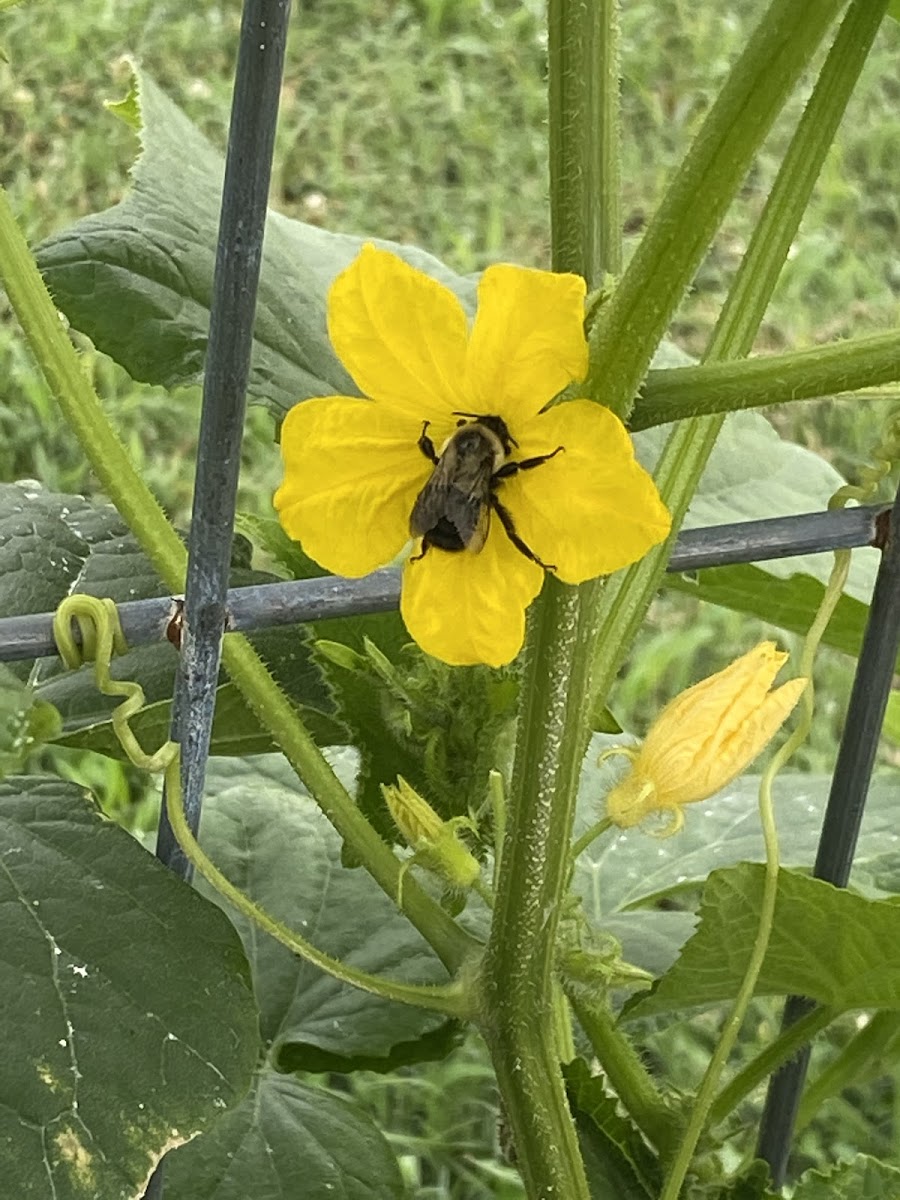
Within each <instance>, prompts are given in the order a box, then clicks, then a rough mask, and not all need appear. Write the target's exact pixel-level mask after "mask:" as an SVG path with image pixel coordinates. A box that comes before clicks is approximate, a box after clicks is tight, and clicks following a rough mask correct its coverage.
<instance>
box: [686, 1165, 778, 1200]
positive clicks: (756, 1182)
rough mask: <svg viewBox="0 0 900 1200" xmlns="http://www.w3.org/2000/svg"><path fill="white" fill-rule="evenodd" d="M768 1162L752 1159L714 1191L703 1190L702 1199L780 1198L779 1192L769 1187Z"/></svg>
mask: <svg viewBox="0 0 900 1200" xmlns="http://www.w3.org/2000/svg"><path fill="white" fill-rule="evenodd" d="M769 1183H770V1175H769V1164H768V1163H765V1162H762V1161H761V1160H760V1159H756V1160H754V1162H752V1163H751V1164H750V1166H749V1168H747V1170H746V1171H745V1173H744V1174H742V1175H740V1176H739V1177H738V1178H737V1179H732V1180H729V1182H728V1183H727V1184H725V1186H724V1187H723V1188H721V1189H717V1190H716V1191H715V1192H713V1191H711V1190H706V1189H704V1190H703V1193H702V1194H703V1196H704V1200H780V1193H777V1192H773V1191H771V1190H770V1188H769Z"/></svg>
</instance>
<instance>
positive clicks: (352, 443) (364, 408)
mask: <svg viewBox="0 0 900 1200" xmlns="http://www.w3.org/2000/svg"><path fill="white" fill-rule="evenodd" d="M420 432H421V426H420V425H419V423H418V422H417V421H416V420H415V419H414V418H406V419H404V418H402V417H398V416H397V414H396V413H394V412H391V411H390V410H386V409H384V408H382V407H381V406H380V405H377V404H373V403H372V401H371V400H357V399H353V398H351V397H349V396H326V397H322V398H320V399H316V400H305V401H304V402H303V403H302V404H296V405H295V406H294V407H293V408H292V409H291V411H290V412H289V413H288V415H287V417H286V418H285V421H284V424H283V425H282V427H281V453H282V456H283V458H284V465H285V476H284V483H282V485H281V487H280V488H279V489H278V491H277V492H276V493H275V508H276V509H277V510H278V515H279V518H280V520H281V524H282V526H283V527H284V529H285V531H286V532H287V533H288V534H289V536H290V537H292V538H294V539H295V540H296V541H298V542H300V543H302V545H303V549H304V550H305V552H306V553H307V554H308V555H309V556H310V558H312V559H314V560H315V561H316V562H317V563H319V564H320V565H321V566H323V567H325V568H326V570H329V571H333V572H335V574H337V575H350V576H356V575H367V574H368V573H369V572H370V571H374V570H375V568H376V567H383V566H384V565H385V563H388V562H390V561H391V559H392V558H395V557H396V556H397V555H398V554H399V553H400V551H401V550H402V549H403V547H404V546H405V545H406V543H407V542H408V541H409V536H410V535H409V515H410V513H411V512H412V507H413V504H414V503H415V500H416V497H417V496H418V494H419V492H420V491H421V490H422V488H423V487H424V485H425V481H426V480H427V479H428V477H429V475H430V474H431V472H432V470H433V468H432V465H431V463H430V462H429V461H428V459H427V458H425V456H424V455H423V454H421V453H420V452H419V449H418V447H417V445H416V440H417V438H418V436H419V433H420Z"/></svg>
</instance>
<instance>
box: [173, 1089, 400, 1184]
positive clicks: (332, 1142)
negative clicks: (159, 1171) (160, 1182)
mask: <svg viewBox="0 0 900 1200" xmlns="http://www.w3.org/2000/svg"><path fill="white" fill-rule="evenodd" d="M405 1195H406V1190H405V1188H404V1186H403V1182H402V1180H401V1177H400V1171H399V1168H398V1166H397V1160H396V1158H395V1157H394V1155H393V1153H392V1152H391V1149H390V1147H389V1146H388V1144H387V1142H386V1141H385V1139H384V1137H383V1136H382V1134H381V1133H380V1132H379V1131H378V1129H376V1127H375V1125H374V1124H373V1122H372V1120H371V1118H369V1117H368V1116H366V1114H365V1113H363V1111H362V1110H361V1109H359V1108H357V1107H356V1106H355V1105H354V1104H351V1103H350V1102H349V1101H347V1100H344V1099H342V1098H341V1097H338V1096H335V1095H334V1094H333V1093H331V1092H327V1091H325V1090H324V1089H323V1088H317V1087H309V1086H307V1085H306V1084H304V1083H301V1082H300V1081H299V1080H298V1079H296V1078H294V1077H293V1076H292V1075H279V1074H276V1072H274V1071H272V1070H263V1071H261V1072H260V1073H259V1075H258V1076H257V1078H256V1081H255V1084H254V1086H253V1089H252V1091H251V1092H250V1093H249V1095H248V1096H247V1097H246V1099H245V1100H244V1102H243V1104H241V1105H240V1106H239V1107H238V1108H236V1109H234V1110H233V1111H232V1112H230V1113H228V1114H226V1115H225V1116H224V1117H223V1118H222V1120H221V1121H219V1122H218V1123H217V1124H216V1126H215V1128H214V1129H213V1130H211V1131H210V1132H209V1133H207V1134H204V1135H203V1137H200V1138H197V1139H196V1140H195V1141H193V1142H191V1144H190V1145H189V1146H183V1147H182V1148H181V1149H180V1150H176V1151H175V1152H174V1153H173V1154H171V1155H169V1156H168V1157H167V1158H166V1200H288V1198H292V1197H295V1196H296V1197H298V1198H299V1197H301V1196H302V1197H303V1200H336V1198H338V1197H339V1198H340V1200H403V1197H404V1196H405Z"/></svg>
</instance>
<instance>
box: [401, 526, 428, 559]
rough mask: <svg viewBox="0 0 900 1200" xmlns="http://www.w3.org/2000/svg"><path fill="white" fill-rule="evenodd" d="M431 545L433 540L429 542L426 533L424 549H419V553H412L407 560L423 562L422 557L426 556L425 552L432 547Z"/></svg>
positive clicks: (423, 542)
mask: <svg viewBox="0 0 900 1200" xmlns="http://www.w3.org/2000/svg"><path fill="white" fill-rule="evenodd" d="M430 545H431V542H429V540H428V534H427V533H426V534H425V536H424V537H423V538H422V549H421V550H420V551H419V553H418V554H413V555H411V556H410V557H409V558H408V559H407V560H406V561H407V562H411V563H414V562H421V561H422V559H423V558H424V557H425V554H426V552H427V551H428V548H429V547H430Z"/></svg>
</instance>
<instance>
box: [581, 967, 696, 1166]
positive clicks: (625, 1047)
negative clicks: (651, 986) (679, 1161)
mask: <svg viewBox="0 0 900 1200" xmlns="http://www.w3.org/2000/svg"><path fill="white" fill-rule="evenodd" d="M569 998H570V1000H571V1002H572V1007H573V1008H574V1009H575V1015H576V1016H577V1017H578V1021H579V1024H580V1025H581V1028H582V1029H583V1030H584V1032H585V1033H586V1034H587V1037H588V1040H589V1041H590V1043H591V1047H592V1048H593V1050H594V1052H595V1054H596V1055H597V1058H598V1059H599V1060H600V1062H602V1063H603V1070H604V1072H605V1074H606V1077H607V1078H608V1080H609V1082H610V1084H611V1085H612V1087H613V1090H614V1091H615V1093H616V1095H617V1096H618V1097H619V1099H620V1100H621V1101H622V1104H623V1105H624V1106H625V1108H626V1109H627V1110H628V1114H629V1116H630V1117H631V1119H632V1120H633V1121H634V1123H635V1124H636V1125H637V1127H638V1129H640V1131H641V1133H643V1134H644V1136H645V1137H646V1138H647V1140H648V1141H649V1142H650V1143H651V1144H652V1145H653V1146H655V1148H656V1150H657V1152H658V1153H659V1154H660V1155H661V1156H662V1157H663V1158H665V1157H666V1154H667V1152H668V1151H669V1150H670V1149H671V1148H672V1146H673V1145H674V1142H675V1138H676V1137H677V1134H678V1128H679V1120H678V1117H677V1115H676V1114H675V1113H674V1112H673V1111H672V1110H671V1109H670V1108H668V1107H667V1105H666V1103H665V1101H664V1100H663V1098H662V1095H661V1094H660V1091H659V1089H658V1088H657V1086H656V1084H655V1083H654V1082H653V1078H652V1077H651V1075H650V1073H649V1072H648V1070H647V1068H646V1067H645V1066H644V1064H643V1062H642V1061H641V1057H640V1055H639V1054H638V1052H637V1050H635V1048H634V1046H633V1045H632V1043H631V1041H630V1040H629V1039H628V1038H627V1037H625V1036H624V1035H623V1033H622V1031H621V1030H620V1029H619V1028H618V1026H617V1025H616V1022H615V1019H614V1018H613V1016H612V1014H611V1013H609V1012H607V1011H606V1010H605V1009H601V1008H599V1007H594V1006H593V1005H589V1004H586V1003H585V1002H584V1001H583V1000H582V999H580V997H579V996H578V995H577V994H576V993H575V992H574V991H573V992H571V993H570V997H569Z"/></svg>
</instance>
